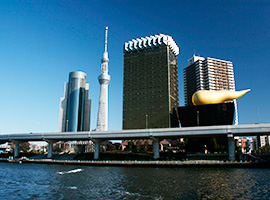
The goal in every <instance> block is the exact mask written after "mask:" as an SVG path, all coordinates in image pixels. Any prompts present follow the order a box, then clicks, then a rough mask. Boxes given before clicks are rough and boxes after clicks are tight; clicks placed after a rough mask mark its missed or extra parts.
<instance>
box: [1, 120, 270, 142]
mask: <svg viewBox="0 0 270 200" xmlns="http://www.w3.org/2000/svg"><path fill="white" fill-rule="evenodd" d="M227 134H233V135H234V136H255V135H269V134H270V124H247V125H226V126H198V127H185V128H162V129H137V130H119V131H106V132H54V133H19V134H3V135H0V143H5V142H8V141H60V140H61V141H67V140H91V139H93V140H94V139H102V140H127V139H149V138H164V139H169V138H182V137H184V138H185V137H207V136H213V137H214V136H221V135H227Z"/></svg>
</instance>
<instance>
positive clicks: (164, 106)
mask: <svg viewBox="0 0 270 200" xmlns="http://www.w3.org/2000/svg"><path fill="white" fill-rule="evenodd" d="M178 54H179V47H178V46H177V45H176V43H175V41H174V40H173V38H172V37H171V36H169V35H164V34H159V35H154V36H149V37H142V38H137V39H133V40H130V41H128V42H126V43H125V45H124V88H123V129H144V128H168V127H178V126H179V123H178V120H177V115H176V110H175V109H177V107H178V106H179V92H178V63H177V56H178Z"/></svg>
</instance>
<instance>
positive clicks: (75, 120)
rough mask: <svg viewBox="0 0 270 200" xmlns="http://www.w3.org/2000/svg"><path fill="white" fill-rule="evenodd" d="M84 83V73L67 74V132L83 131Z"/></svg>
mask: <svg viewBox="0 0 270 200" xmlns="http://www.w3.org/2000/svg"><path fill="white" fill-rule="evenodd" d="M85 83H86V74H85V73H84V72H80V71H78V72H71V73H70V74H69V84H68V102H67V103H68V109H67V125H66V131H67V132H73V131H82V130H83V110H84V96H85V94H84V93H85Z"/></svg>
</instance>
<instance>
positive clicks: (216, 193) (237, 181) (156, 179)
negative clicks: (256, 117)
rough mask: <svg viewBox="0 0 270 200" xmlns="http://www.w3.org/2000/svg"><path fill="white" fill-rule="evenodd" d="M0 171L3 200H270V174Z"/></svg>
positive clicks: (12, 167) (5, 166) (33, 167)
mask: <svg viewBox="0 0 270 200" xmlns="http://www.w3.org/2000/svg"><path fill="white" fill-rule="evenodd" d="M0 167H1V170H0V180H1V190H0V197H1V199H18V198H20V199H270V195H269V190H270V187H269V186H270V176H269V175H270V169H213V168H209V169H207V168H197V169H194V168H190V169H189V168H182V169H181V168H134V167H92V166H71V165H67V166H65V165H43V164H21V165H20V164H14V163H0ZM78 169H82V170H78ZM71 170H75V171H76V170H77V171H76V173H64V174H59V172H68V171H71Z"/></svg>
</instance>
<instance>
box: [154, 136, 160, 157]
mask: <svg viewBox="0 0 270 200" xmlns="http://www.w3.org/2000/svg"><path fill="white" fill-rule="evenodd" d="M153 142H154V159H158V158H159V139H158V138H153Z"/></svg>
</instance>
